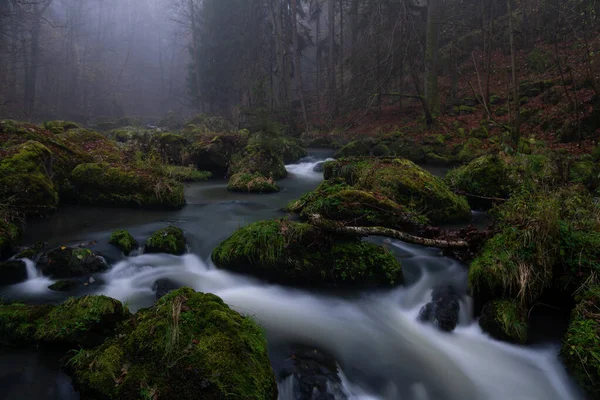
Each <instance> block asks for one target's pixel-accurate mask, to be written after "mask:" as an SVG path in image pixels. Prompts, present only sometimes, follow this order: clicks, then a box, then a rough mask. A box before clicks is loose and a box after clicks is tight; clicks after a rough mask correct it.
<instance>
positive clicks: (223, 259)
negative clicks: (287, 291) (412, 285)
mask: <svg viewBox="0 0 600 400" xmlns="http://www.w3.org/2000/svg"><path fill="white" fill-rule="evenodd" d="M212 259H213V261H214V263H215V265H217V267H219V268H224V269H229V270H233V271H237V272H242V273H246V274H250V275H254V276H258V277H262V278H265V279H268V280H271V281H274V282H278V283H282V284H292V285H301V286H303V285H315V284H316V285H324V286H331V285H339V286H355V285H369V284H384V285H393V284H399V283H402V280H403V279H402V269H401V266H400V264H399V263H398V261H396V259H395V258H394V256H393V255H391V254H390V253H388V252H387V251H386V250H384V249H383V248H381V247H378V246H375V245H373V244H370V243H365V242H361V241H359V240H355V239H348V238H335V237H333V236H331V235H328V234H327V233H325V232H323V231H321V230H320V229H318V228H315V227H314V226H312V225H309V224H304V223H298V222H291V221H288V220H286V219H282V220H269V221H261V222H257V223H254V224H251V225H249V226H247V227H244V228H241V229H239V230H237V231H236V232H235V233H234V234H233V235H232V236H231V237H230V238H229V239H227V240H226V241H224V242H223V243H221V244H220V245H219V246H218V247H217V248H216V249H215V250H214V252H213V254H212ZM332 266H334V267H333V268H332Z"/></svg>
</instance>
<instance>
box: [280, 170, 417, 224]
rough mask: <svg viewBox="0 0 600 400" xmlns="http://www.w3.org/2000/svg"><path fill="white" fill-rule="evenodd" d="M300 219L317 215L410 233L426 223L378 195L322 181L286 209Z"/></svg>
mask: <svg viewBox="0 0 600 400" xmlns="http://www.w3.org/2000/svg"><path fill="white" fill-rule="evenodd" d="M286 210H287V211H289V212H295V213H299V214H300V215H301V216H302V217H303V219H306V220H308V219H310V217H311V215H314V214H318V215H321V216H322V217H324V218H326V219H329V220H334V221H343V222H350V223H351V224H352V225H353V226H384V227H388V228H395V229H400V230H403V231H410V230H412V229H414V228H416V227H418V226H419V225H421V224H426V223H427V222H428V220H427V218H426V217H425V216H423V215H421V214H419V213H418V212H416V211H414V210H411V209H410V208H408V207H404V206H402V205H400V204H397V203H395V202H394V201H392V200H390V199H388V198H387V197H385V196H384V195H382V194H380V193H374V192H367V191H364V190H358V189H356V188H354V187H352V186H350V185H348V184H347V183H346V182H345V181H344V180H343V179H339V178H337V179H331V180H328V181H324V182H323V183H321V184H320V185H319V187H318V188H317V189H316V190H314V191H312V192H309V193H307V194H305V195H304V196H302V197H301V198H300V199H299V200H296V201H292V202H291V203H289V204H288V205H287V207H286Z"/></svg>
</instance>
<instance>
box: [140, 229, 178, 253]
mask: <svg viewBox="0 0 600 400" xmlns="http://www.w3.org/2000/svg"><path fill="white" fill-rule="evenodd" d="M185 250H186V247H185V236H184V235H183V231H182V230H181V229H179V228H177V227H176V226H169V227H167V228H164V229H161V230H159V231H156V232H154V233H153V234H152V236H150V238H149V239H148V241H147V242H146V253H166V254H175V255H181V254H183V253H185Z"/></svg>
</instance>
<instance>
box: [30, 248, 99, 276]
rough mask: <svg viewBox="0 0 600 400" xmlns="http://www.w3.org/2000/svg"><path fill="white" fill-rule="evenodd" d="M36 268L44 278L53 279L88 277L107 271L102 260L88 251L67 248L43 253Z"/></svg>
mask: <svg viewBox="0 0 600 400" xmlns="http://www.w3.org/2000/svg"><path fill="white" fill-rule="evenodd" d="M37 266H38V268H39V269H40V270H41V271H42V273H43V274H44V275H45V276H49V277H51V278H54V279H64V278H74V277H81V276H88V275H91V274H93V273H96V272H102V271H105V270H107V269H108V264H107V263H106V261H105V260H104V258H102V257H100V256H99V255H97V254H96V253H94V252H93V251H91V250H90V249H86V248H80V247H67V246H61V247H57V248H55V249H52V250H49V251H46V252H44V253H43V254H42V256H41V257H40V259H39V261H38V263H37Z"/></svg>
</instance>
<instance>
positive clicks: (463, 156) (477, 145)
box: [457, 137, 485, 162]
mask: <svg viewBox="0 0 600 400" xmlns="http://www.w3.org/2000/svg"><path fill="white" fill-rule="evenodd" d="M483 154H485V149H484V148H483V142H482V141H481V140H480V139H477V138H474V137H472V138H469V139H468V140H467V141H466V142H465V144H464V145H463V147H462V149H461V150H460V151H459V153H458V155H457V158H458V161H461V162H469V161H471V160H473V159H475V158H477V157H479V156H481V155H483Z"/></svg>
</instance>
